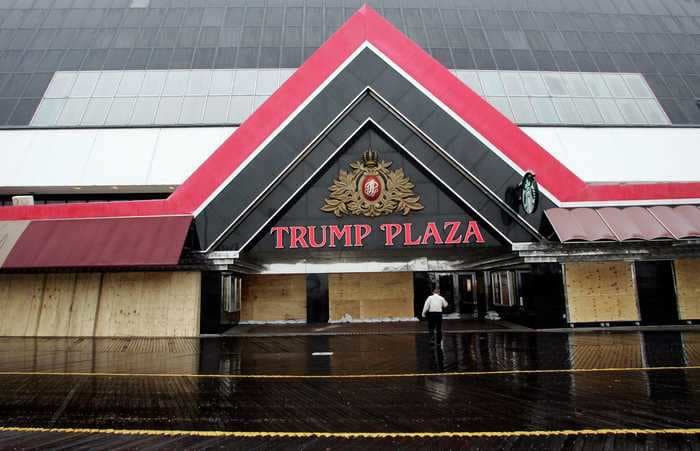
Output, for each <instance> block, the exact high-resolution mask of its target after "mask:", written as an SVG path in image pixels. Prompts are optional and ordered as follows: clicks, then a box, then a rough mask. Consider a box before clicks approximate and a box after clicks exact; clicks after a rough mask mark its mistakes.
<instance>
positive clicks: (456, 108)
mask: <svg viewBox="0 0 700 451" xmlns="http://www.w3.org/2000/svg"><path fill="white" fill-rule="evenodd" d="M364 42H369V43H370V44H372V45H373V46H374V47H375V48H376V49H378V50H379V51H380V52H382V53H383V54H384V55H385V56H387V57H388V58H389V59H390V60H391V62H392V63H393V64H394V65H396V66H398V67H399V68H401V70H403V71H404V72H405V73H407V74H408V75H409V76H410V77H411V78H413V79H414V80H415V81H416V82H417V83H419V84H420V85H421V86H422V87H423V88H424V89H425V90H426V91H428V92H430V94H431V95H432V96H434V97H435V98H437V99H439V100H440V101H441V102H442V103H443V104H445V105H446V106H447V107H448V108H450V109H451V110H452V111H453V112H454V113H455V114H456V115H458V116H459V117H461V118H462V119H463V120H464V121H465V122H466V123H468V124H469V125H470V126H471V127H473V128H474V129H475V130H476V131H478V132H479V133H480V134H481V135H482V136H484V137H485V138H486V139H488V140H489V141H490V142H491V143H492V144H493V145H494V146H495V147H496V148H497V149H499V150H500V151H501V152H502V153H503V154H504V155H505V156H506V157H507V158H509V159H510V160H511V161H513V162H514V163H515V164H516V165H517V166H518V167H520V168H522V169H523V170H532V171H534V172H536V173H537V177H538V180H539V182H540V185H541V186H543V187H545V188H546V189H547V191H548V192H550V193H551V194H552V195H554V196H555V197H556V198H557V199H558V200H559V201H560V202H563V203H567V202H591V203H598V202H600V203H602V202H611V201H612V202H616V201H619V202H624V201H635V200H645V201H650V200H651V201H653V200H673V199H678V200H680V199H698V198H700V183H697V182H692V183H686V182H679V183H650V184H588V183H586V182H584V181H583V180H581V179H580V178H579V177H578V176H576V174H574V173H573V172H572V171H571V170H569V169H568V168H566V167H565V166H564V165H563V164H562V163H560V162H559V161H558V160H557V159H556V158H554V157H553V156H552V155H551V154H549V153H548V152H547V151H546V150H544V149H543V148H542V147H540V146H539V145H538V144H537V143H536V142H535V141H533V140H532V139H531V138H530V137H528V136H527V135H526V134H525V133H524V132H523V131H521V130H520V129H519V128H518V127H517V126H516V125H515V124H513V123H512V122H510V120H508V119H507V118H506V117H505V116H503V115H502V114H501V113H499V112H498V111H497V110H496V109H495V108H493V107H492V106H491V105H489V104H488V103H487V102H486V101H485V100H484V99H482V98H481V97H479V95H477V94H476V93H474V92H473V91H472V90H471V89H469V88H468V87H467V86H466V85H464V84H463V83H462V82H461V81H460V80H459V79H458V78H456V77H455V76H454V75H453V74H452V73H451V72H450V71H449V70H448V69H447V68H445V67H444V66H443V65H442V64H440V63H439V62H438V61H436V60H435V59H433V58H432V57H431V56H430V55H429V54H427V53H426V52H425V50H423V49H421V48H420V47H419V46H418V45H416V44H415V43H414V42H413V41H411V40H410V39H409V38H408V37H406V36H405V35H404V34H403V33H401V32H400V31H399V30H398V29H396V28H395V27H394V26H393V25H392V24H390V23H389V22H388V21H387V20H386V19H384V18H383V17H381V16H380V15H379V14H378V13H377V12H376V11H374V10H373V9H372V8H370V7H368V6H366V5H365V6H363V7H362V8H360V9H359V10H358V11H357V12H356V13H355V14H354V15H353V16H352V17H351V18H350V19H348V21H347V22H346V23H345V24H344V25H343V26H342V27H340V29H339V30H338V31H337V32H336V33H335V34H333V35H332V36H331V37H330V38H329V39H328V41H326V42H325V43H324V44H323V45H322V46H321V47H320V48H319V49H318V50H317V51H316V52H315V53H314V54H313V55H311V57H310V58H309V59H308V60H307V61H306V62H304V64H303V65H302V66H301V67H300V68H299V69H298V70H297V71H296V72H295V73H294V74H293V75H292V76H291V77H290V79H289V80H287V81H286V82H285V83H284V84H283V85H282V86H281V87H280V88H279V89H278V90H277V91H276V92H275V93H274V94H273V95H272V96H271V97H270V98H269V99H268V100H267V101H266V102H265V103H264V104H263V105H261V106H260V107H259V108H258V109H257V110H256V111H255V112H254V113H253V115H251V116H250V117H249V118H248V119H247V120H246V121H245V122H244V123H243V124H242V125H241V126H240V127H239V128H238V129H237V130H236V131H235V133H233V134H232V135H231V136H230V137H229V138H228V139H227V140H226V141H225V142H224V143H223V144H222V145H221V146H220V147H219V148H218V149H217V150H216V151H215V152H214V153H213V154H212V155H211V156H210V157H209V158H208V159H207V160H206V161H204V163H202V165H201V166H200V167H199V168H197V170H196V171H195V172H194V173H193V174H192V175H191V176H190V177H189V178H188V179H187V180H186V181H185V182H184V183H183V184H182V185H181V186H180V187H178V189H177V190H176V191H175V192H174V193H173V194H172V195H171V196H170V197H169V198H167V199H165V200H153V201H133V202H107V203H87V204H64V205H37V206H32V207H4V208H0V220H13V219H39V218H47V219H48V218H77V217H110V216H114V217H122V216H153V215H177V214H186V215H191V214H193V213H194V212H195V211H196V210H197V209H198V208H199V207H200V206H201V205H202V204H203V203H204V202H205V201H206V200H207V199H208V197H209V196H210V195H211V194H212V193H214V192H215V191H216V190H217V188H218V187H219V186H220V185H221V184H222V183H223V182H224V181H225V180H226V179H227V178H228V177H229V176H230V175H231V174H232V173H233V172H234V171H236V169H238V168H239V167H240V165H241V164H242V163H243V162H244V161H245V160H246V158H248V156H250V155H251V154H252V153H253V152H254V151H255V149H257V148H258V146H259V145H260V144H262V143H263V142H264V141H265V139H266V138H267V137H269V136H270V134H271V133H273V132H274V131H275V130H276V129H277V128H278V127H279V126H280V125H281V124H282V123H283V122H284V121H285V120H286V119H287V118H288V117H289V115H290V114H291V113H292V112H293V111H294V110H296V109H297V108H298V107H299V106H300V105H301V104H302V103H303V102H304V101H305V100H306V99H308V98H309V96H310V95H311V94H312V93H313V92H314V91H315V90H316V89H317V88H318V87H319V86H320V85H321V84H322V83H323V82H324V81H325V80H326V79H327V78H328V77H329V76H330V75H331V74H332V73H333V72H334V71H335V70H336V69H337V68H338V67H339V66H340V65H341V64H342V63H343V62H344V61H345V60H346V59H347V58H348V57H350V55H351V54H352V53H353V52H354V51H355V50H357V48H358V47H360V46H361V45H362V44H363V43H364Z"/></svg>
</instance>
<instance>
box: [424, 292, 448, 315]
mask: <svg viewBox="0 0 700 451" xmlns="http://www.w3.org/2000/svg"><path fill="white" fill-rule="evenodd" d="M444 308H447V301H446V300H445V298H443V297H442V296H440V295H439V294H432V295H430V296H428V299H426V300H425V304H424V305H423V316H425V313H426V312H440V313H442V309H444Z"/></svg>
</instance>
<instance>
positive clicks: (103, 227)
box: [0, 215, 192, 268]
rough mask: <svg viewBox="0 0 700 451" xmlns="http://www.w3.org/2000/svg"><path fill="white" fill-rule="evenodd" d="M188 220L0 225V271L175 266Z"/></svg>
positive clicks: (42, 221)
mask: <svg viewBox="0 0 700 451" xmlns="http://www.w3.org/2000/svg"><path fill="white" fill-rule="evenodd" d="M191 221H192V216H190V215H177V216H175V215H174V216H143V217H121V218H79V219H40V220H25V221H3V222H0V267H2V268H56V267H88V266H91V267H99V266H103V267H104V266H110V267H115V266H153V265H175V264H177V263H178V261H179V259H180V253H181V252H182V246H183V244H184V241H185V236H186V235H187V230H188V229H189V226H190V223H191Z"/></svg>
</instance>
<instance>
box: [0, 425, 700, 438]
mask: <svg viewBox="0 0 700 451" xmlns="http://www.w3.org/2000/svg"><path fill="white" fill-rule="evenodd" d="M0 432H25V433H39V432H53V433H64V434H111V435H152V436H195V437H232V438H314V437H318V438H339V439H363V438H364V439H383V438H440V437H457V438H459V437H462V438H468V437H543V436H555V435H623V434H628V435H632V434H634V435H637V434H644V435H649V434H700V428H687V429H684V428H667V429H629V428H622V429H561V430H550V431H547V430H544V431H478V432H462V431H446V432H291V431H289V432H287V431H282V432H277V431H275V432H266V431H196V430H195V431H183V430H153V429H91V428H33V427H12V426H5V427H0Z"/></svg>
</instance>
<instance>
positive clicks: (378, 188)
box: [360, 175, 382, 202]
mask: <svg viewBox="0 0 700 451" xmlns="http://www.w3.org/2000/svg"><path fill="white" fill-rule="evenodd" d="M360 189H361V190H362V197H364V198H365V199H367V200H368V201H370V202H374V201H375V200H377V199H379V196H381V195H382V184H381V182H380V181H379V177H377V176H376V175H368V176H365V178H364V179H362V184H361V186H360Z"/></svg>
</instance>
